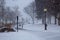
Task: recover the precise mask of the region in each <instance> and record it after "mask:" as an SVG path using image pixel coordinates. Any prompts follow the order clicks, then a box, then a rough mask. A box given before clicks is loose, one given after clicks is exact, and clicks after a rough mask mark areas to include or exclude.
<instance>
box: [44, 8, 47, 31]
mask: <svg viewBox="0 0 60 40" xmlns="http://www.w3.org/2000/svg"><path fill="white" fill-rule="evenodd" d="M46 12H47V9H46V8H45V9H44V13H45V24H44V25H45V30H47V23H46Z"/></svg>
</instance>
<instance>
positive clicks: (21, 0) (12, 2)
mask: <svg viewBox="0 0 60 40" xmlns="http://www.w3.org/2000/svg"><path fill="white" fill-rule="evenodd" d="M32 1H34V0H6V5H7V6H9V7H14V6H19V10H20V11H21V14H22V15H23V16H24V17H27V14H26V13H25V12H23V8H24V7H26V6H28V5H29V4H30V3H31V2H32Z"/></svg>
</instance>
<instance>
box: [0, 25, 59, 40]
mask: <svg viewBox="0 0 60 40" xmlns="http://www.w3.org/2000/svg"><path fill="white" fill-rule="evenodd" d="M0 40H60V26H58V25H53V24H51V25H48V26H47V30H44V25H42V24H27V25H24V27H23V29H22V30H21V29H20V30H19V31H18V32H5V33H0Z"/></svg>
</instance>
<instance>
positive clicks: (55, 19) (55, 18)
mask: <svg viewBox="0 0 60 40" xmlns="http://www.w3.org/2000/svg"><path fill="white" fill-rule="evenodd" d="M56 22H57V21H56V16H55V24H57V23H56Z"/></svg>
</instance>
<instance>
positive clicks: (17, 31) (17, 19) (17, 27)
mask: <svg viewBox="0 0 60 40" xmlns="http://www.w3.org/2000/svg"><path fill="white" fill-rule="evenodd" d="M17 32H18V16H17Z"/></svg>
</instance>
